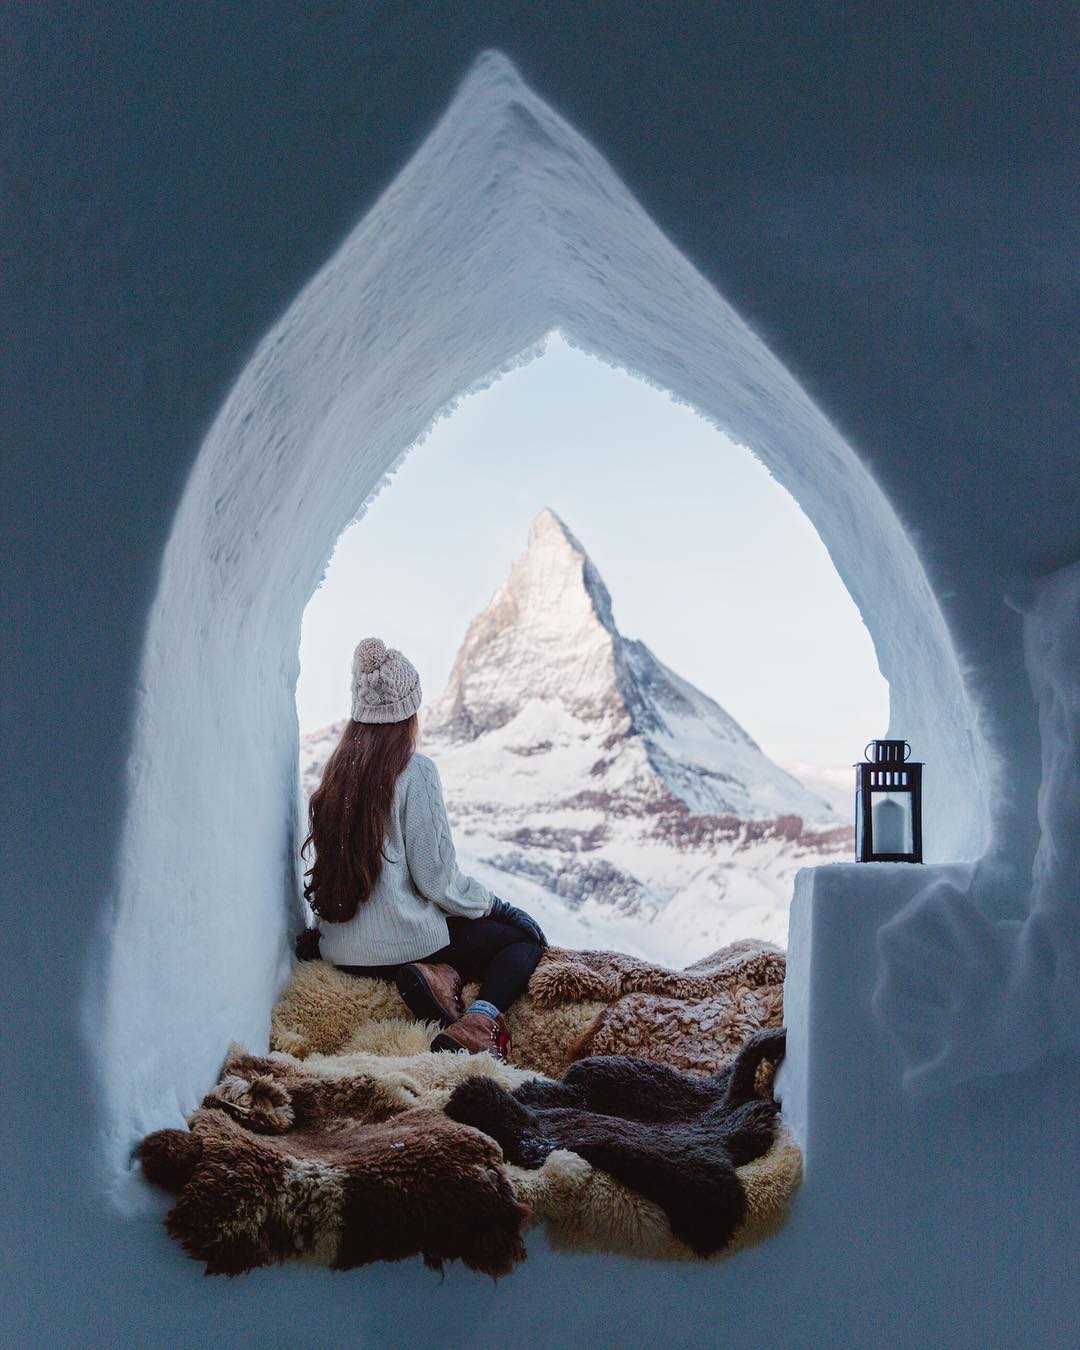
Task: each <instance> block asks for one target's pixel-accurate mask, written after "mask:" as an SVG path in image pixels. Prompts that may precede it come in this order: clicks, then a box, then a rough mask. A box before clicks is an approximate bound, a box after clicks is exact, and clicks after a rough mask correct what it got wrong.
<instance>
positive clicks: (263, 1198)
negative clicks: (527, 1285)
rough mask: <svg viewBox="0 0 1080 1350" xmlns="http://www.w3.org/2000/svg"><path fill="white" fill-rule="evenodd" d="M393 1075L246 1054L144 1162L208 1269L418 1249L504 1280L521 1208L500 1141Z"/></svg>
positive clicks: (514, 1257)
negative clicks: (325, 1071)
mask: <svg viewBox="0 0 1080 1350" xmlns="http://www.w3.org/2000/svg"><path fill="white" fill-rule="evenodd" d="M417 1099H418V1094H417V1095H413V1094H410V1092H409V1091H408V1090H407V1089H405V1088H404V1087H403V1086H402V1084H401V1083H400V1082H399V1081H396V1080H395V1079H394V1077H393V1076H390V1077H389V1078H387V1079H386V1080H385V1081H384V1080H381V1079H379V1078H378V1077H373V1076H370V1075H366V1074H364V1075H357V1076H350V1077H346V1076H341V1075H338V1076H334V1077H325V1078H314V1077H311V1076H309V1075H303V1074H300V1073H297V1072H295V1071H294V1070H293V1069H292V1068H291V1067H290V1066H288V1065H280V1064H270V1063H269V1062H268V1061H266V1060H259V1059H255V1058H253V1057H251V1056H246V1055H238V1056H234V1057H233V1059H232V1060H231V1061H230V1062H229V1063H228V1064H227V1066H226V1070H225V1072H224V1073H223V1075H222V1080H221V1082H220V1083H219V1085H218V1087H217V1088H215V1090H214V1091H213V1092H212V1093H210V1094H209V1095H208V1096H207V1097H206V1098H205V1099H204V1101H203V1105H202V1107H201V1108H200V1109H199V1110H198V1111H196V1112H194V1114H193V1115H192V1116H191V1118H190V1120H189V1122H188V1124H189V1128H188V1129H187V1130H171V1129H170V1130H158V1131H156V1132H155V1133H154V1134H151V1135H148V1136H147V1138H146V1139H144V1140H143V1142H142V1144H141V1146H140V1149H139V1158H140V1161H141V1163H142V1166H143V1169H144V1171H145V1173H146V1175H147V1176H148V1177H149V1179H150V1180H152V1181H154V1182H156V1183H157V1184H159V1185H162V1186H164V1187H166V1188H167V1189H168V1190H171V1191H173V1192H175V1193H177V1194H178V1199H177V1201H176V1203H175V1204H174V1206H173V1207H172V1209H171V1210H170V1211H169V1213H168V1215H167V1217H166V1220H165V1223H166V1228H167V1229H168V1231H169V1233H171V1234H172V1236H173V1237H175V1238H177V1239H178V1240H179V1241H180V1242H181V1243H182V1244H183V1246H184V1248H185V1249H186V1250H187V1251H188V1252H189V1253H190V1254H191V1255H192V1256H194V1257H196V1258H197V1259H199V1260H201V1261H204V1262H205V1263H206V1270H207V1274H227V1275H236V1274H239V1273H240V1272H241V1271H245V1270H251V1269H252V1268H254V1267H256V1266H264V1265H269V1264H271V1263H274V1262H280V1261H285V1260H289V1259H295V1258H303V1257H306V1258H308V1259H314V1260H317V1261H321V1262H324V1263H325V1264H328V1265H330V1266H332V1267H334V1268H336V1269H341V1270H344V1269H348V1268H350V1267H353V1266H359V1265H364V1264H367V1263H368V1262H371V1261H396V1260H400V1259H401V1258H403V1257H407V1256H412V1255H417V1254H419V1255H420V1256H422V1257H423V1259H424V1261H425V1263H426V1264H427V1265H429V1266H434V1267H437V1268H438V1267H441V1266H442V1263H443V1262H444V1261H447V1260H454V1259H459V1260H461V1261H463V1262H464V1263H465V1265H467V1266H470V1267H471V1268H472V1269H474V1270H481V1271H484V1272H485V1273H487V1274H489V1275H494V1276H497V1275H503V1274H506V1273H507V1272H508V1271H510V1270H511V1269H513V1267H514V1266H515V1265H516V1264H517V1263H518V1262H519V1261H521V1260H523V1259H524V1257H525V1247H524V1243H523V1241H522V1237H521V1230H522V1226H523V1223H524V1221H525V1219H526V1217H527V1214H528V1209H527V1206H526V1205H524V1204H522V1203H521V1202H520V1201H519V1200H518V1199H517V1198H516V1195H515V1193H514V1189H513V1186H512V1184H511V1182H510V1179H509V1177H508V1175H507V1171H506V1168H505V1167H504V1165H503V1159H502V1153H501V1151H500V1149H499V1147H498V1145H497V1144H496V1143H495V1142H494V1141H493V1140H492V1139H490V1138H489V1137H487V1136H486V1135H483V1134H481V1133H480V1132H479V1131H477V1130H475V1129H472V1128H470V1127H468V1126H465V1125H461V1124H457V1123H455V1122H453V1121H451V1120H450V1119H449V1118H448V1117H447V1116H446V1115H444V1114H443V1113H442V1112H441V1111H439V1110H437V1109H435V1108H433V1107H431V1106H417V1105H416V1104H415V1102H416V1100H417Z"/></svg>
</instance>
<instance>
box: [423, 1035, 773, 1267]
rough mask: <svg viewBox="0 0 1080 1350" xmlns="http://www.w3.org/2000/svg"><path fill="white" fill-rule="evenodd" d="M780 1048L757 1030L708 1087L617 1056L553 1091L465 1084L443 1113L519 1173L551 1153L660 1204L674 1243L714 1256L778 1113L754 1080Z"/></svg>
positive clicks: (550, 1087) (739, 1212) (740, 1215)
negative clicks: (576, 1159)
mask: <svg viewBox="0 0 1080 1350" xmlns="http://www.w3.org/2000/svg"><path fill="white" fill-rule="evenodd" d="M783 1046H784V1032H783V1030H773V1031H766V1032H761V1033H759V1034H758V1035H757V1036H755V1037H754V1038H753V1039H752V1040H751V1041H750V1042H749V1043H748V1044H747V1045H746V1046H744V1047H743V1049H742V1050H741V1051H740V1052H739V1055H738V1058H737V1059H736V1060H735V1061H734V1063H733V1064H732V1065H731V1066H729V1067H728V1068H727V1069H724V1070H722V1071H721V1072H720V1073H718V1074H714V1075H711V1076H709V1077H707V1078H693V1077H690V1076H688V1075H686V1074H681V1073H679V1072H678V1071H677V1070H674V1069H669V1068H668V1067H667V1066H666V1065H662V1064H656V1063H653V1062H652V1061H650V1060H643V1059H635V1058H632V1057H630V1056H625V1055H616V1056H610V1057H601V1058H596V1059H584V1060H579V1061H578V1062H577V1063H576V1064H572V1065H571V1066H570V1068H569V1069H568V1070H567V1072H566V1074H565V1076H564V1077H563V1080H562V1082H559V1083H553V1082H550V1081H546V1080H536V1079H534V1080H532V1081H529V1082H526V1083H523V1084H522V1085H521V1086H520V1087H518V1088H517V1089H515V1090H514V1091H512V1092H509V1091H507V1090H506V1089H505V1088H503V1087H501V1086H500V1085H499V1084H498V1083H497V1082H495V1081H494V1079H492V1078H481V1077H476V1078H469V1079H466V1080H465V1081H463V1082H462V1083H460V1084H459V1085H458V1087H456V1088H455V1089H454V1091H453V1093H452V1094H451V1096H450V1100H449V1101H448V1102H447V1104H446V1108H445V1110H446V1114H447V1115H448V1116H449V1117H450V1118H451V1119H452V1120H456V1121H458V1122H460V1123H461V1124H465V1125H474V1126H475V1127H476V1128H477V1129H479V1130H482V1131H483V1132H484V1133H485V1134H487V1135H490V1136H491V1137H492V1138H493V1139H495V1140H497V1141H498V1143H499V1144H500V1146H501V1147H502V1150H503V1154H504V1156H505V1157H506V1159H507V1161H509V1162H511V1163H516V1164H517V1165H518V1166H519V1167H524V1168H539V1167H541V1166H542V1165H543V1164H544V1162H545V1161H546V1160H547V1159H548V1157H550V1155H551V1154H552V1153H553V1152H554V1151H555V1150H556V1149H560V1148H562V1149H568V1150H570V1151H571V1152H573V1153H576V1154H578V1155H579V1156H580V1157H582V1158H584V1159H585V1161H586V1162H588V1163H589V1164H590V1165H591V1166H592V1167H594V1168H600V1169H602V1170H603V1171H605V1172H607V1173H609V1174H610V1175H611V1176H612V1177H613V1178H614V1179H615V1180H616V1181H620V1182H622V1183H623V1185H625V1186H626V1187H628V1188H629V1189H630V1190H632V1191H635V1192H637V1194H638V1195H640V1196H643V1197H644V1198H645V1199H647V1200H651V1201H653V1203H655V1204H657V1205H659V1207H660V1208H661V1209H662V1210H663V1211H664V1214H665V1215H666V1216H667V1220H668V1223H669V1224H670V1227H671V1231H672V1234H673V1235H674V1236H675V1237H676V1238H678V1239H679V1240H681V1241H682V1242H684V1243H685V1244H686V1245H687V1246H688V1247H690V1248H691V1249H692V1250H693V1251H694V1252H695V1253H696V1254H697V1255H698V1256H712V1255H713V1254H714V1253H716V1252H718V1251H721V1250H722V1249H723V1248H724V1247H726V1246H727V1244H728V1243H729V1242H730V1241H731V1238H732V1236H733V1234H734V1233H735V1230H736V1229H737V1228H738V1226H739V1224H740V1223H742V1222H743V1220H744V1219H745V1217H746V1209H747V1202H746V1193H745V1188H744V1185H743V1182H742V1179H741V1178H740V1177H739V1175H738V1172H737V1168H738V1167H740V1166H742V1165H744V1164H746V1163H750V1162H753V1161H754V1160H755V1159H757V1158H760V1157H762V1156H763V1155H764V1154H766V1153H767V1152H768V1151H769V1149H770V1148H771V1147H772V1145H773V1142H774V1140H775V1138H776V1133H777V1116H778V1113H779V1107H778V1105H777V1103H776V1102H775V1101H774V1100H772V1099H771V1098H762V1097H759V1096H757V1095H756V1090H755V1079H756V1077H757V1071H758V1068H759V1066H760V1065H761V1063H762V1062H763V1061H764V1060H769V1061H771V1062H772V1063H774V1064H775V1063H777V1062H779V1060H780V1059H781V1058H782V1056H783Z"/></svg>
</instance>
